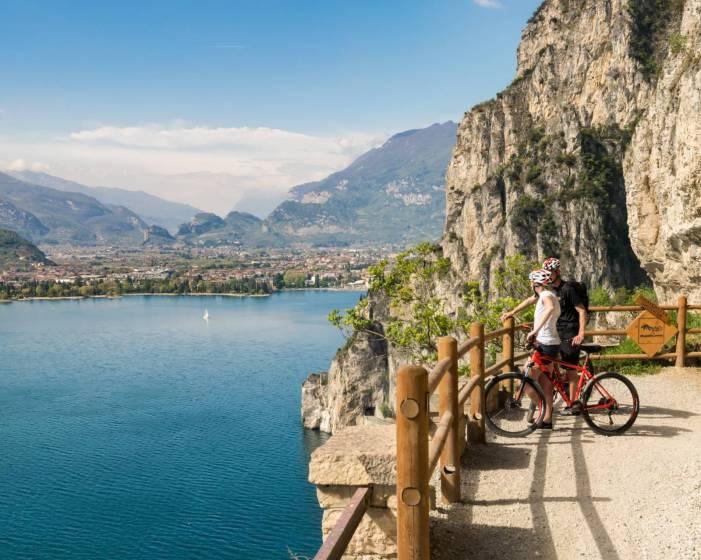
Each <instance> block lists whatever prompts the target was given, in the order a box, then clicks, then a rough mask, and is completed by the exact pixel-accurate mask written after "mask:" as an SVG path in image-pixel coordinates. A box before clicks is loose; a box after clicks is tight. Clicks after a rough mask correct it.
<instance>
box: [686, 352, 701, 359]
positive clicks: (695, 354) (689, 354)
mask: <svg viewBox="0 0 701 560" xmlns="http://www.w3.org/2000/svg"><path fill="white" fill-rule="evenodd" d="M686 356H687V358H701V352H687V353H686Z"/></svg>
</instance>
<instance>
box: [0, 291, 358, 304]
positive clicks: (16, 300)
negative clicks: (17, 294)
mask: <svg viewBox="0 0 701 560" xmlns="http://www.w3.org/2000/svg"><path fill="white" fill-rule="evenodd" d="M284 292H356V293H364V292H367V289H364V290H356V289H346V288H288V289H285V290H278V291H277V292H273V293H272V294H217V293H211V292H207V293H187V294H163V293H148V292H138V293H133V294H120V295H118V296H108V295H94V296H56V297H49V296H35V297H28V298H11V299H0V304H3V303H20V302H23V301H66V300H81V299H120V298H123V297H133V296H164V297H191V296H192V297H203V296H209V297H212V296H221V297H234V298H246V297H253V298H267V297H270V296H273V295H275V294H280V293H284Z"/></svg>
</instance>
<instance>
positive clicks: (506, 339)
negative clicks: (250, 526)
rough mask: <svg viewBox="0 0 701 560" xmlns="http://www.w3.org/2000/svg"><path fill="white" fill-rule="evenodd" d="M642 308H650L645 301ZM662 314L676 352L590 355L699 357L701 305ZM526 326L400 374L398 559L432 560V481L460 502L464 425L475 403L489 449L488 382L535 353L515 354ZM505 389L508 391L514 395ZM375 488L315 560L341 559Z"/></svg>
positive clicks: (448, 348) (362, 493) (477, 334)
mask: <svg viewBox="0 0 701 560" xmlns="http://www.w3.org/2000/svg"><path fill="white" fill-rule="evenodd" d="M643 303H644V302H643ZM658 307H659V308H660V309H664V310H676V311H677V329H678V334H677V341H676V348H675V352H665V353H660V354H657V355H655V356H653V357H648V356H647V355H646V354H609V355H592V356H591V357H592V358H593V359H597V360H600V359H605V360H648V359H664V360H675V364H676V365H677V366H679V367H682V366H684V365H685V364H686V361H687V359H690V358H701V352H688V351H687V350H686V337H687V335H689V334H701V328H687V320H688V317H687V311H689V310H701V305H695V304H694V305H689V304H688V302H687V298H686V297H685V296H683V295H682V296H680V297H679V300H678V302H677V305H660V306H658ZM642 309H643V307H642V306H638V305H614V306H608V307H591V308H590V312H594V313H596V312H602V313H608V312H635V311H641V310H642ZM529 329H530V326H529V325H527V324H519V325H516V324H515V322H514V319H513V318H509V319H507V320H506V321H504V324H503V327H502V328H501V329H498V330H496V331H493V332H490V333H486V334H485V332H484V325H482V324H480V323H473V324H472V325H471V326H470V338H468V339H467V340H465V341H464V342H462V343H460V344H459V343H458V342H457V340H456V339H455V338H453V337H443V338H441V339H439V340H438V361H437V363H436V364H435V366H434V367H433V369H432V370H431V372H430V373H429V372H428V371H427V370H426V369H425V368H423V367H418V366H405V367H403V368H401V369H400V370H399V372H398V373H397V385H396V414H397V424H396V431H397V482H396V485H397V486H396V490H397V554H398V559H399V560H428V558H429V550H430V547H429V507H430V506H429V504H430V500H429V480H430V478H431V475H432V473H433V471H434V469H435V468H436V467H437V466H439V465H440V478H441V495H442V498H443V500H444V501H445V502H447V503H455V502H459V501H460V500H461V495H460V449H461V440H460V439H461V438H462V437H463V434H461V433H460V425H461V418H462V416H463V411H464V408H465V405H466V403H467V401H468V399H469V400H470V410H469V415H468V428H469V429H468V439H469V441H470V442H471V443H485V442H486V434H485V410H486V406H487V405H486V403H485V393H484V387H485V378H486V377H488V376H490V375H493V374H497V373H499V372H500V371H503V372H507V371H514V370H515V369H516V361H517V360H521V359H523V358H525V357H527V356H528V355H529V352H519V353H517V352H516V350H515V336H516V331H523V330H529ZM585 334H586V335H587V336H626V335H627V331H626V330H623V329H598V330H596V329H595V330H590V331H586V333H585ZM499 337H502V338H501V340H502V354H501V359H499V360H497V362H496V363H494V364H491V365H490V366H489V367H485V346H486V344H487V343H488V342H490V341H493V340H497V339H498V338H499ZM468 353H469V357H470V369H471V376H470V379H469V381H468V382H467V383H466V384H465V385H464V386H463V387H462V389H460V391H458V361H459V360H460V359H461V358H463V357H464V356H466V355H467V354H468ZM436 389H438V391H439V411H438V413H439V419H438V422H437V429H436V431H435V433H434V435H433V438H432V439H431V440H430V442H429V422H430V418H429V412H430V411H429V399H430V396H431V394H432V393H433V391H434V390H436ZM510 389H511V388H509V387H503V390H507V391H508V390H510ZM370 496H371V489H369V488H361V489H359V490H358V491H357V492H356V493H355V495H354V496H353V498H352V500H351V503H350V504H349V505H348V507H347V508H346V510H345V511H344V512H343V514H342V515H341V518H340V519H339V522H338V523H337V525H336V527H335V528H334V529H333V531H332V532H331V533H330V534H329V536H328V537H327V539H326V541H325V542H324V545H323V546H322V548H321V549H320V550H319V552H318V554H317V555H316V556H315V557H314V558H315V560H326V559H332V558H340V557H341V556H342V555H343V552H344V551H345V549H346V547H347V545H348V542H349V541H350V539H351V538H352V535H353V532H354V531H355V530H356V528H357V526H358V524H359V522H360V520H361V519H362V517H363V514H364V512H365V510H366V508H367V504H368V500H369V497H370Z"/></svg>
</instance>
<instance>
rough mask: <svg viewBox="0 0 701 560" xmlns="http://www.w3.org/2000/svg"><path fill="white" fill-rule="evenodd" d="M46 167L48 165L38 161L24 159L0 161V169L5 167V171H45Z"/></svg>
mask: <svg viewBox="0 0 701 560" xmlns="http://www.w3.org/2000/svg"><path fill="white" fill-rule="evenodd" d="M48 168H49V166H48V165H46V164H45V163H41V162H40V161H25V160H23V159H13V160H12V161H6V162H2V161H0V169H6V170H7V171H47V170H48Z"/></svg>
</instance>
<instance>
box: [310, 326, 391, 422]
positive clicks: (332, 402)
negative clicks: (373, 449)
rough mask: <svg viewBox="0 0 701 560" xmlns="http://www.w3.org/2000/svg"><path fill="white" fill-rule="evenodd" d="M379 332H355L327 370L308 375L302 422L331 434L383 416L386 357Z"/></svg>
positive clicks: (387, 386)
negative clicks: (371, 418) (369, 418)
mask: <svg viewBox="0 0 701 560" xmlns="http://www.w3.org/2000/svg"><path fill="white" fill-rule="evenodd" d="M376 328H377V331H378V333H379V334H370V333H365V332H362V333H361V332H359V333H356V334H355V335H354V336H353V339H352V340H351V341H350V342H349V344H347V345H346V346H345V347H344V348H341V349H339V351H338V352H337V353H336V356H335V357H334V360H333V362H332V363H331V367H330V368H329V371H328V373H325V374H312V375H310V376H309V377H308V378H307V380H306V381H305V382H304V384H303V386H302V423H303V424H304V426H305V427H307V428H314V429H320V430H321V431H324V432H329V433H333V432H335V431H336V430H337V429H338V428H341V427H344V426H357V425H362V424H364V423H365V420H364V419H365V417H383V416H384V413H383V410H386V408H385V407H386V403H387V402H388V400H389V393H390V383H389V375H388V371H389V362H388V359H389V356H388V347H387V346H388V345H387V341H386V340H385V339H384V337H383V336H382V334H381V333H382V326H381V325H380V324H379V323H378V324H377V325H376Z"/></svg>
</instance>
